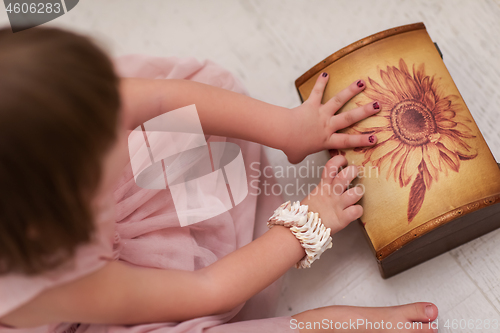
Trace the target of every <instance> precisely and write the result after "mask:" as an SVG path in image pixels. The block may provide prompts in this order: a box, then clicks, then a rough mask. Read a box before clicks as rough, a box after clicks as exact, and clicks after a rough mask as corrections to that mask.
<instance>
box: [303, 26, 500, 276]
mask: <svg viewBox="0 0 500 333" xmlns="http://www.w3.org/2000/svg"><path fill="white" fill-rule="evenodd" d="M322 72H327V73H328V74H329V75H330V80H329V83H328V85H327V87H326V90H325V94H324V96H323V102H326V101H327V100H329V99H330V98H331V97H333V96H334V95H335V94H337V93H338V92H339V91H340V90H342V89H344V88H345V87H347V86H348V85H349V84H350V83H352V82H353V81H355V80H357V79H360V78H361V79H363V80H364V81H365V82H366V85H367V87H366V88H365V90H364V91H363V92H362V93H361V94H359V95H357V96H355V97H354V98H353V99H352V100H350V101H349V102H348V103H347V104H346V105H344V107H343V108H342V109H341V110H340V111H339V113H340V112H346V111H348V110H351V109H353V108H355V107H357V106H359V105H363V104H366V103H369V102H371V101H378V102H379V103H380V105H381V111H380V112H379V113H378V114H376V115H374V116H371V117H369V118H367V119H364V120H362V121H360V122H358V123H356V124H354V125H352V126H350V127H349V128H346V129H345V130H343V131H342V132H344V133H353V134H355V133H361V134H374V135H376V136H377V140H378V141H377V144H376V145H375V146H373V147H368V148H355V149H345V150H342V151H335V152H333V153H332V154H336V153H340V154H342V155H345V156H346V158H347V160H348V162H349V164H350V165H351V164H355V165H360V166H363V167H364V168H362V172H361V173H360V175H359V177H358V178H357V179H356V180H355V182H354V184H359V185H360V186H362V187H364V190H365V195H364V196H363V198H362V199H361V201H360V204H361V205H362V206H363V208H364V213H363V216H362V217H361V218H360V221H359V222H360V224H361V226H362V228H363V230H364V232H365V235H366V236H367V239H368V241H369V243H370V245H371V248H372V249H373V252H374V254H375V256H376V259H377V261H378V265H379V268H380V271H381V273H382V276H383V277H384V278H388V277H390V276H393V275H395V274H397V273H400V272H402V271H404V270H406V269H408V268H411V267H413V266H415V265H418V264H420V263H422V262H424V261H426V260H428V259H431V258H433V257H435V256H437V255H439V254H442V253H444V252H446V251H448V250H450V249H452V248H454V247H457V246H459V245H461V244H464V243H466V242H468V241H470V240H472V239H474V238H476V237H479V236H481V235H484V234H485V233H488V232H490V231H492V230H494V229H496V228H498V227H500V204H499V203H500V169H499V166H498V165H497V163H496V162H495V159H494V157H493V155H492V154H491V151H490V150H489V148H488V146H487V144H486V142H485V141H484V138H483V136H482V135H481V132H480V131H479V129H478V127H477V125H476V123H475V122H474V119H473V118H472V115H471V113H470V112H469V110H468V108H467V106H466V105H465V102H464V101H463V99H462V97H461V95H460V93H459V91H458V89H457V87H456V86H455V83H454V82H453V79H452V78H451V76H450V74H449V72H448V70H447V69H446V67H445V65H444V63H443V61H442V56H441V53H440V51H439V49H438V48H437V45H435V44H434V43H433V42H432V40H431V39H430V37H429V35H428V34H427V30H426V29H425V26H424V24H423V23H416V24H410V25H405V26H401V27H397V28H393V29H389V30H386V31H382V32H380V33H377V34H374V35H372V36H369V37H366V38H364V39H362V40H360V41H358V42H355V43H353V44H351V45H349V46H347V47H345V48H343V49H341V50H340V51H338V52H336V53H334V54H332V55H331V56H329V57H328V58H326V59H325V60H323V61H321V62H320V63H319V64H317V65H316V66H314V67H313V68H311V69H310V70H309V71H307V72H306V73H305V74H304V75H302V76H301V77H300V78H298V79H297V80H296V81H295V86H296V87H297V90H298V92H299V95H300V97H301V99H302V101H304V100H306V99H307V98H308V97H309V94H310V92H311V90H312V88H313V86H314V83H315V82H316V79H317V78H318V75H320V74H321V73H322Z"/></svg>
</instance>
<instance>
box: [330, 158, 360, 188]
mask: <svg viewBox="0 0 500 333" xmlns="http://www.w3.org/2000/svg"><path fill="white" fill-rule="evenodd" d="M358 171H359V168H358V167H357V166H356V165H350V166H348V167H347V168H345V169H343V170H342V171H340V173H339V174H338V175H337V177H335V179H333V182H332V191H333V193H334V194H336V195H342V194H343V193H344V191H345V190H346V189H347V187H348V186H349V184H350V183H351V182H352V180H353V179H354V178H356V177H357V176H358Z"/></svg>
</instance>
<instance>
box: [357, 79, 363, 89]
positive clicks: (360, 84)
mask: <svg viewBox="0 0 500 333" xmlns="http://www.w3.org/2000/svg"><path fill="white" fill-rule="evenodd" d="M356 84H357V85H358V87H360V88H363V87H364V85H365V84H364V83H363V82H361V80H359V81H358V82H356Z"/></svg>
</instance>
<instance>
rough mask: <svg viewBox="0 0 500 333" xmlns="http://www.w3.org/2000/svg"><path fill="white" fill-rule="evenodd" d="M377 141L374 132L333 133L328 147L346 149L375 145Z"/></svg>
mask: <svg viewBox="0 0 500 333" xmlns="http://www.w3.org/2000/svg"><path fill="white" fill-rule="evenodd" d="M376 143H377V137H376V136H375V135H374V134H346V133H333V134H332V135H331V136H330V139H329V140H328V145H327V147H326V148H327V149H344V148H355V147H363V146H373V145H375V144H376Z"/></svg>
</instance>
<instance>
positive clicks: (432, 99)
mask: <svg viewBox="0 0 500 333" xmlns="http://www.w3.org/2000/svg"><path fill="white" fill-rule="evenodd" d="M423 102H424V103H425V105H426V106H427V108H428V109H429V110H434V106H435V105H436V96H435V95H434V90H433V89H432V87H431V88H429V90H427V91H426V92H425V94H424V99H423Z"/></svg>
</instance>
